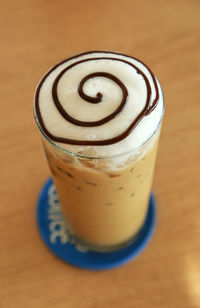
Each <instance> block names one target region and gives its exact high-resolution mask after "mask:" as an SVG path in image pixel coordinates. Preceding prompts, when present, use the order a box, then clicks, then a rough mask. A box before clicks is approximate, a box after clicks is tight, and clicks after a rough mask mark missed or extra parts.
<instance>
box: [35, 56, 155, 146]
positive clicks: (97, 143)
mask: <svg viewBox="0 0 200 308" xmlns="http://www.w3.org/2000/svg"><path fill="white" fill-rule="evenodd" d="M91 53H105V54H106V53H111V54H116V55H123V56H126V55H124V54H119V53H113V52H105V51H92V52H87V53H83V54H80V55H77V56H75V57H71V58H68V59H66V60H64V61H62V62H61V63H58V64H57V65H56V66H54V67H53V68H52V69H51V70H50V71H48V73H47V74H46V75H45V76H44V78H43V79H42V80H41V81H40V83H39V85H38V87H37V90H36V95H35V110H36V115H37V117H38V121H39V124H40V127H41V129H42V130H43V132H44V133H45V134H46V135H47V136H48V137H49V138H50V139H51V140H53V141H56V142H60V143H66V144H73V145H85V146H88V145H93V146H100V145H110V144H114V143H117V142H119V141H121V140H123V139H124V138H126V137H127V136H128V135H129V134H130V133H131V132H132V131H133V129H134V128H135V127H136V125H137V124H138V123H139V122H140V121H141V120H142V119H143V117H144V116H147V115H149V114H150V113H151V112H152V111H153V109H154V108H155V107H156V105H157V103H158V99H159V91H158V86H157V82H156V79H155V76H154V75H153V73H152V72H151V71H150V69H149V68H147V67H146V66H145V65H144V63H142V62H141V61H139V60H137V59H135V58H132V59H135V60H137V61H139V62H140V63H142V64H143V65H144V66H145V67H146V69H147V70H148V71H149V73H150V75H151V77H152V80H153V84H154V87H155V92H156V97H155V99H154V100H153V102H152V104H151V95H152V91H151V86H150V83H149V80H148V78H147V77H146V75H145V74H144V72H143V71H142V70H140V69H139V68H138V67H136V66H135V65H134V64H133V63H131V62H129V61H126V60H124V59H121V58H117V57H102V56H101V57H92V58H86V59H83V60H80V61H76V62H74V63H72V64H71V65H69V66H67V67H66V68H64V69H63V70H62V71H61V72H60V73H59V75H58V76H57V77H56V79H55V80H54V82H53V86H52V98H53V102H54V104H55V106H56V108H57V110H58V111H59V112H60V114H61V115H62V117H63V118H65V119H66V121H68V122H70V123H72V124H74V125H78V126H84V127H95V126H100V125H102V124H105V123H107V122H108V121H110V120H112V119H114V118H115V117H116V116H117V115H118V114H119V113H120V112H121V111H122V110H123V108H124V107H125V105H126V102H127V97H128V90H127V88H126V87H125V85H124V84H123V82H122V81H121V80H119V79H118V78H117V77H116V76H114V75H112V74H109V73H107V72H95V73H92V74H89V75H87V76H85V77H84V78H83V79H82V80H81V81H80V83H79V85H78V89H77V91H78V93H79V96H80V97H81V98H82V99H83V100H84V101H86V102H88V103H91V104H99V103H101V101H102V100H103V95H102V93H100V92H98V93H97V94H96V97H91V96H88V95H86V94H85V93H84V91H83V87H84V84H85V82H87V81H88V80H89V79H91V78H96V77H105V78H109V79H111V80H112V81H113V82H115V83H116V84H117V85H118V86H119V87H120V88H121V91H122V94H123V96H122V100H121V102H120V105H119V106H118V107H117V109H116V110H115V111H114V112H112V113H111V114H110V115H108V116H106V117H104V118H102V119H100V120H98V121H80V120H77V119H75V118H73V117H72V116H70V115H69V114H68V113H67V112H66V111H65V110H64V108H63V107H62V104H61V103H60V101H59V99H58V95H57V86H58V83H59V80H60V79H61V77H62V76H63V74H64V73H65V72H67V71H68V70H70V69H71V68H72V67H74V66H76V65H79V64H81V63H83V62H89V61H92V60H95V61H96V60H113V61H119V62H124V63H126V64H128V65H130V66H131V67H132V68H134V69H135V70H136V72H137V73H138V74H139V75H141V76H142V78H143V79H144V82H145V84H146V88H147V98H146V103H145V106H144V108H143V110H142V111H141V112H140V113H139V114H138V116H137V117H136V118H135V119H134V120H133V122H132V123H131V124H130V125H129V126H128V128H127V129H126V130H125V131H124V132H122V133H121V134H119V135H117V136H116V137H114V138H110V139H105V140H75V139H69V138H64V137H59V136H54V135H52V134H51V133H50V132H49V131H48V130H47V128H46V126H45V124H44V121H43V118H42V116H41V112H40V108H39V94H40V89H41V87H42V85H43V83H44V81H45V80H46V78H47V77H48V76H49V74H50V73H51V72H52V71H54V70H55V69H56V68H57V67H58V66H59V65H61V64H63V63H65V62H68V61H69V60H72V59H75V58H78V57H80V56H83V55H90V54H91ZM126 57H128V58H131V57H129V56H126Z"/></svg>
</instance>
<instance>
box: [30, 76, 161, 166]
mask: <svg viewBox="0 0 200 308" xmlns="http://www.w3.org/2000/svg"><path fill="white" fill-rule="evenodd" d="M156 80H157V81H158V79H157V77H156ZM158 83H159V81H158ZM159 85H160V83H159ZM160 90H161V99H162V113H161V116H160V120H159V122H158V125H157V127H156V129H155V130H154V131H153V133H152V135H151V136H150V137H149V138H148V139H147V140H145V141H144V142H143V143H142V144H140V145H139V146H137V147H136V148H134V149H131V150H128V151H126V152H123V153H119V154H116V155H109V156H88V155H83V154H79V153H75V152H71V151H68V150H66V149H65V148H63V147H62V146H60V145H59V144H58V143H56V142H54V141H53V140H51V139H50V138H49V137H48V136H47V135H46V134H45V132H44V131H43V130H42V128H41V126H40V123H39V121H38V118H37V115H36V111H35V100H34V101H33V114H34V118H35V121H36V124H37V126H38V128H39V130H40V132H41V133H42V135H43V137H44V138H45V139H46V140H47V141H48V142H49V143H50V144H51V145H53V146H54V147H55V148H56V149H58V150H60V151H62V152H64V153H65V154H68V155H70V156H73V157H78V158H83V159H91V160H103V159H104V160H105V159H112V158H117V157H120V156H122V155H128V154H129V153H133V152H136V151H137V150H138V149H140V148H141V147H142V146H144V145H145V144H147V143H148V141H149V140H150V139H151V138H152V137H153V136H154V135H155V134H156V132H157V130H158V129H159V127H160V126H161V123H162V119H163V115H164V111H165V104H164V94H163V90H162V87H161V86H160Z"/></svg>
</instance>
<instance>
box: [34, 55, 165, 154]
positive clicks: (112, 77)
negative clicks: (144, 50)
mask: <svg viewBox="0 0 200 308" xmlns="http://www.w3.org/2000/svg"><path fill="white" fill-rule="evenodd" d="M162 113H163V97H162V91H161V87H160V85H159V83H158V81H157V79H156V78H155V76H154V75H153V73H152V72H151V71H150V69H149V68H148V67H147V66H145V65H144V64H143V63H142V62H141V61H139V60H137V59H135V58H132V57H129V56H126V55H122V54H118V53H112V52H104V51H94V52H88V53H84V54H80V55H77V56H75V57H72V58H68V59H66V60H64V61H62V62H61V63H59V64H57V65H56V66H54V67H53V68H52V69H50V70H49V71H48V72H47V74H46V75H45V76H44V77H43V78H42V80H41V81H40V83H39V84H38V87H37V90H36V94H35V114H36V118H37V121H38V124H39V126H40V129H41V130H42V131H43V133H44V134H45V135H46V136H47V137H48V138H49V139H51V140H52V142H53V143H55V144H56V145H58V146H60V147H61V148H63V149H65V150H67V151H71V152H74V153H82V154H83V155H84V154H86V155H90V154H91V156H103V157H107V156H113V155H118V154H121V153H125V152H129V151H133V150H134V149H136V148H138V147H139V146H141V145H142V144H144V143H145V142H146V141H147V140H148V139H149V138H150V137H151V136H152V135H153V134H154V132H155V131H156V129H157V127H158V126H159V123H160V122H161V118H162ZM88 153H89V154H88Z"/></svg>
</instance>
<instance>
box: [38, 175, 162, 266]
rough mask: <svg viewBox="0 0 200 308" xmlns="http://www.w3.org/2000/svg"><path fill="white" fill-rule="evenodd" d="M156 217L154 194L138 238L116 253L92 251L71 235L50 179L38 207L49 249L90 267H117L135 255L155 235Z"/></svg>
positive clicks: (80, 264) (65, 258)
mask: <svg viewBox="0 0 200 308" xmlns="http://www.w3.org/2000/svg"><path fill="white" fill-rule="evenodd" d="M155 216H156V205H155V199H154V196H153V194H151V198H150V201H149V209H148V213H147V217H146V220H145V223H144V225H143V227H142V229H141V231H140V232H139V234H138V236H137V237H136V239H135V241H134V242H132V243H131V244H130V245H128V246H126V247H125V248H123V249H121V250H119V251H117V252H111V253H97V252H92V251H89V250H88V248H87V247H86V246H83V245H82V244H81V243H79V242H78V241H77V240H75V238H74V237H73V236H72V235H71V234H70V232H69V229H68V227H67V223H66V221H65V220H64V218H63V215H62V211H61V208H60V204H59V201H58V198H57V195H56V190H55V187H54V184H53V181H52V179H51V178H50V179H48V180H47V182H46V183H45V185H44V186H43V188H42V190H41V193H40V196H39V199H38V208H37V222H38V228H39V232H40V235H41V237H42V239H43V240H44V242H45V244H46V245H47V246H48V248H49V249H50V250H51V251H52V252H53V253H54V254H55V255H56V256H57V257H58V258H60V259H62V260H63V261H65V262H67V263H69V264H72V265H74V266H78V267H82V268H86V269H90V270H104V269H109V268H114V267H118V266H120V265H123V264H124V263H127V262H128V261H130V260H132V259H133V258H135V257H136V256H137V255H138V254H139V253H141V251H142V250H143V249H144V248H145V246H146V245H147V244H148V243H149V241H150V239H151V237H152V235H153V232H154V228H155Z"/></svg>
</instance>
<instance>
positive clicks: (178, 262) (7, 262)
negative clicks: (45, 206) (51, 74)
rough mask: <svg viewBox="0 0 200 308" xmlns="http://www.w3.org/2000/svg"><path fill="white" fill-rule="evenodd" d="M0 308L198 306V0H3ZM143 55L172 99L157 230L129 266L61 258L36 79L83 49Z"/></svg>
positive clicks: (159, 178)
mask: <svg viewBox="0 0 200 308" xmlns="http://www.w3.org/2000/svg"><path fill="white" fill-rule="evenodd" d="M0 5H1V19H0V31H1V49H0V51H1V74H0V75H1V76H0V84H1V93H0V95H1V103H0V104H1V105H0V111H1V112H0V114H1V121H0V134H1V139H0V140H1V143H0V147H1V151H0V155H1V159H0V162H1V185H0V196H1V206H0V217H1V224H0V243H1V249H0V307H3V308H4V307H6V308H9V307H22V308H23V307H29V308H32V307H34V308H35V307H37V308H38V307H39V308H40V307H54V308H56V307H69V308H71V307H76V308H77V307H88V308H91V307H95V308H96V307H97V308H98V307H115V308H116V307H123V308H128V307H136V308H138V307H140V308H146V307H148V308H151V307H153V308H157V307H159V308H161V307H162V308H165V307H166V308H171V307H174V308H179V307H181V308H193V307H194V308H198V307H200V223H199V215H200V200H199V190H200V187H199V174H200V164H199V154H200V120H199V119H200V117H199V114H200V86H199V82H200V61H199V56H200V53H199V48H200V1H195V0H191V1H185V0H183V1H179V0H172V1H158V0H155V1H153V0H152V1H132V0H130V1H129V0H124V1H116V0H111V1H107V0H101V1H89V0H85V1H74V0H70V1H64V0H60V1H44V0H43V1H42V0H41V1H39V0H36V1H34V0H30V1H25V0H21V1H17V0H13V1H6V0H1V1H0ZM96 49H104V50H115V51H121V52H124V53H127V54H130V55H133V56H135V57H138V58H140V59H142V60H143V61H144V62H145V63H147V64H148V65H149V66H150V67H151V68H152V70H153V71H154V72H155V73H156V75H157V76H158V78H159V80H160V82H161V84H162V86H163V89H164V96H165V104H166V112H165V118H164V123H163V129H162V135H161V140H160V147H159V152H158V159H157V165H156V172H155V179H154V191H155V194H156V198H157V203H158V222H157V228H156V233H155V235H154V237H153V239H152V241H151V244H150V245H149V246H148V247H147V249H146V250H145V251H144V252H143V253H142V254H141V255H140V256H139V257H138V258H136V259H135V260H133V261H132V262H130V263H128V264H127V265H125V266H123V267H120V268H117V269H113V270H108V271H102V272H95V271H87V270H83V269H79V268H75V267H72V266H70V265H67V264H64V263H63V262H61V261H60V260H59V259H57V258H56V257H55V256H54V255H53V254H51V253H50V252H49V251H48V249H47V248H46V247H45V245H44V244H43V242H42V241H41V239H40V237H39V235H38V230H37V227H36V221H35V212H36V201H37V197H38V193H39V191H40V188H41V186H42V184H43V183H44V182H45V180H46V178H47V177H48V176H49V170H48V167H47V164H46V161H45V157H44V155H43V152H42V148H41V144H40V141H39V135H38V131H37V128H36V125H35V123H34V119H33V115H32V101H33V94H34V89H35V87H36V84H37V82H38V80H39V79H40V77H41V76H42V75H43V74H44V72H45V71H46V70H47V69H48V68H49V67H50V66H52V65H53V64H55V63H56V62H58V61H60V60H61V59H63V58H65V57H68V56H70V55H73V54H75V53H79V52H83V51H87V50H96Z"/></svg>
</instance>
